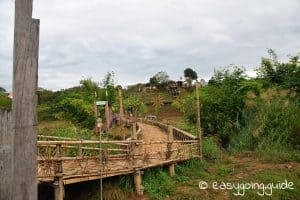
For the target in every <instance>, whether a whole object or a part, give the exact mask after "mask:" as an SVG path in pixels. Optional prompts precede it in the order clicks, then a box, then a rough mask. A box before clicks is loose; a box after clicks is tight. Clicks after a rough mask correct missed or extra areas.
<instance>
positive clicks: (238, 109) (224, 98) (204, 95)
mask: <svg viewBox="0 0 300 200" xmlns="http://www.w3.org/2000/svg"><path fill="white" fill-rule="evenodd" d="M253 87H259V84H254V83H253V82H251V81H248V80H246V78H245V74H244V70H243V69H241V68H238V67H236V66H231V67H230V68H226V69H224V70H221V71H216V72H215V75H214V76H213V77H212V79H211V80H210V82H209V85H208V86H206V87H203V88H201V90H200V99H201V101H200V103H201V125H202V128H203V129H204V133H206V134H218V135H219V136H220V137H221V138H222V140H223V143H226V142H227V141H228V139H229V136H230V135H231V134H232V133H234V132H237V131H238V130H239V127H240V126H241V115H242V110H243V107H244V101H243V96H244V95H245V93H246V92H247V91H248V90H249V89H251V88H253ZM173 105H174V106H175V107H177V108H178V109H179V110H181V111H182V112H183V113H184V116H185V118H186V120H187V121H188V122H189V123H195V122H196V111H195V110H196V97H195V92H193V93H192V94H189V95H187V96H186V97H184V98H181V99H179V100H177V101H175V102H174V103H173Z"/></svg>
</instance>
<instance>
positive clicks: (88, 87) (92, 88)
mask: <svg viewBox="0 0 300 200" xmlns="http://www.w3.org/2000/svg"><path fill="white" fill-rule="evenodd" d="M80 85H81V87H82V89H83V90H84V91H85V92H87V93H89V94H91V95H94V94H95V92H98V91H99V84H98V83H96V82H94V81H93V80H92V79H91V78H88V79H82V80H81V81H80Z"/></svg>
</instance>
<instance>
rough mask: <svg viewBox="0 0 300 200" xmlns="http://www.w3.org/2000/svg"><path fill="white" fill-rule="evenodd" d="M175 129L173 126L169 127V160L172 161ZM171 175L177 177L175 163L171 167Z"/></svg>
mask: <svg viewBox="0 0 300 200" xmlns="http://www.w3.org/2000/svg"><path fill="white" fill-rule="evenodd" d="M173 130H174V129H173V127H172V126H171V125H168V146H167V147H168V155H167V158H168V159H172V146H173V139H174V137H173ZM168 168H169V175H170V176H174V175H175V165H174V163H172V164H170V165H169V167H168Z"/></svg>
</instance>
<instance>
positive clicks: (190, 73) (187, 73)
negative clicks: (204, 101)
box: [184, 67, 198, 85]
mask: <svg viewBox="0 0 300 200" xmlns="http://www.w3.org/2000/svg"><path fill="white" fill-rule="evenodd" d="M184 77H185V79H186V81H187V82H188V83H189V85H191V83H192V81H193V80H196V79H197V78H198V75H197V72H195V71H194V70H192V69H191V68H189V67H188V68H186V69H185V70H184Z"/></svg>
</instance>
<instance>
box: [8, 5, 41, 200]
mask: <svg viewBox="0 0 300 200" xmlns="http://www.w3.org/2000/svg"><path fill="white" fill-rule="evenodd" d="M32 4H33V0H16V1H15V30H14V55H13V95H14V98H13V106H12V107H13V109H12V110H13V111H12V112H13V132H14V139H13V161H12V162H13V190H14V191H13V192H14V194H13V199H14V200H21V199H30V200H36V199H37V179H36V176H37V175H36V173H37V157H36V156H37V150H36V135H37V131H36V126H37V116H36V107H37V95H36V91H37V77H38V51H39V48H38V47H39V20H37V19H32Z"/></svg>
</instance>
